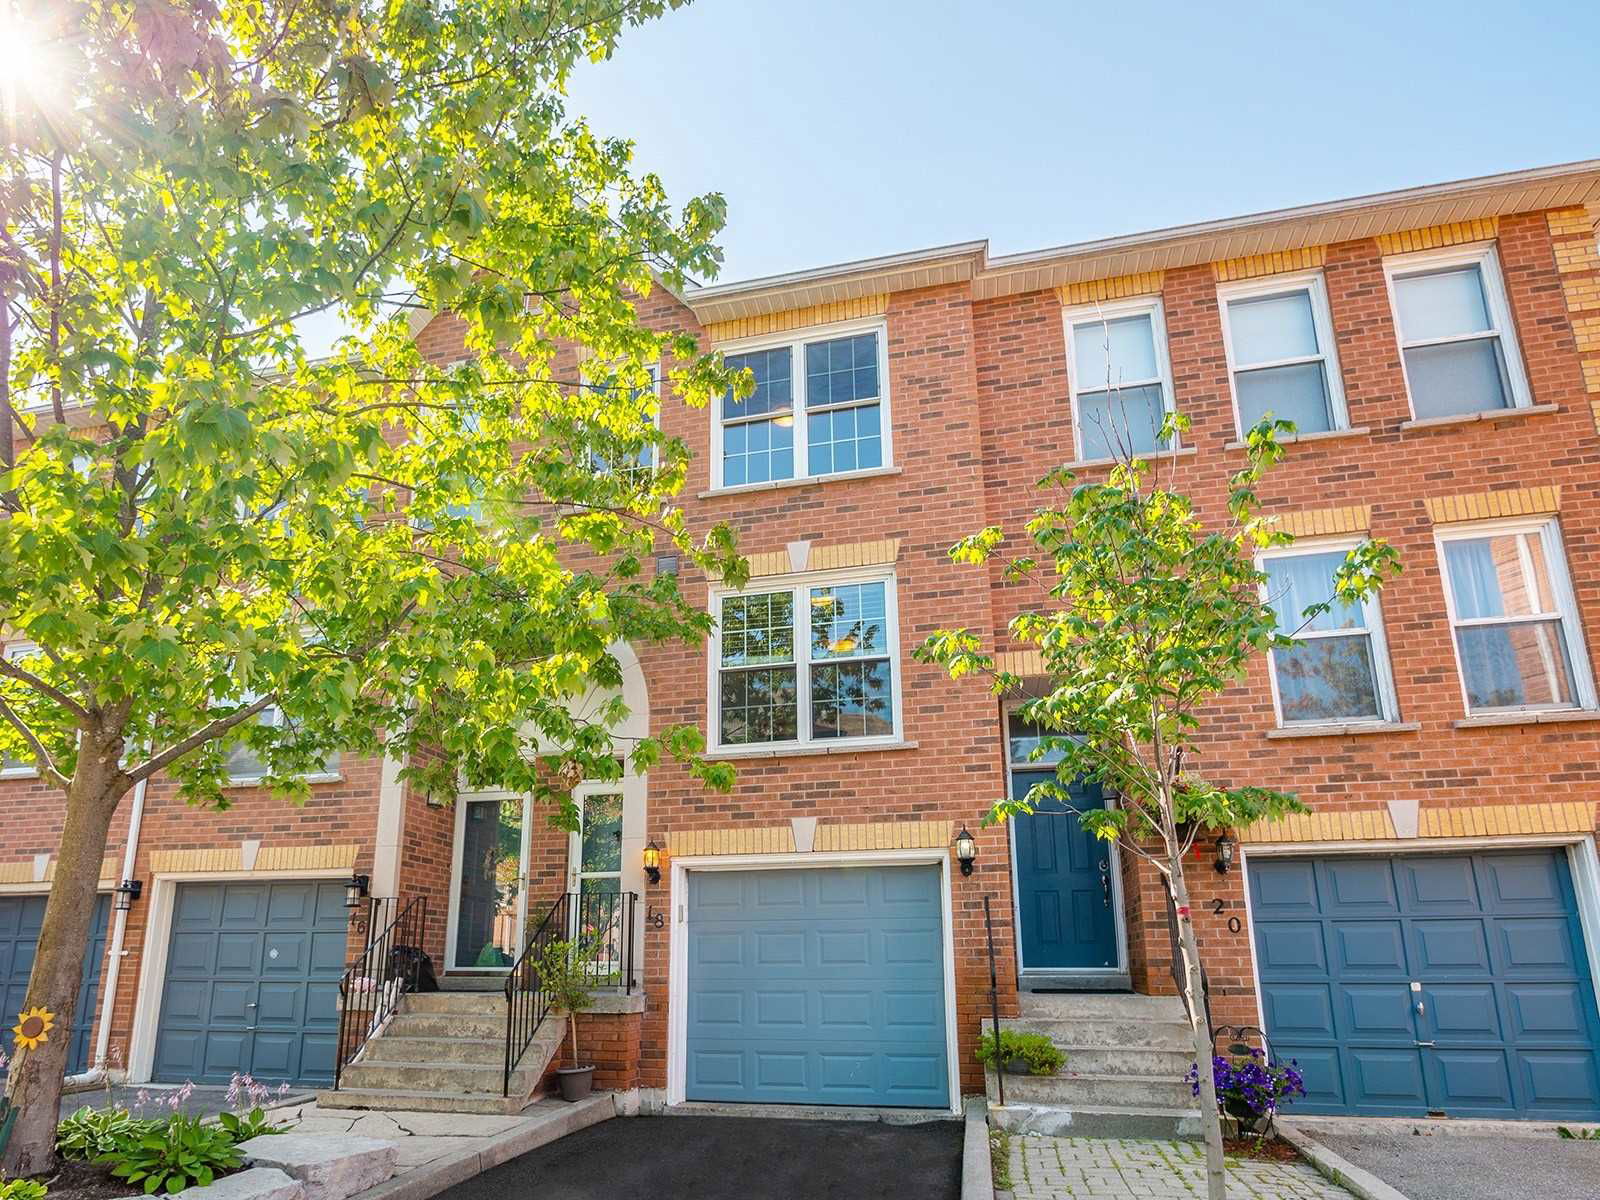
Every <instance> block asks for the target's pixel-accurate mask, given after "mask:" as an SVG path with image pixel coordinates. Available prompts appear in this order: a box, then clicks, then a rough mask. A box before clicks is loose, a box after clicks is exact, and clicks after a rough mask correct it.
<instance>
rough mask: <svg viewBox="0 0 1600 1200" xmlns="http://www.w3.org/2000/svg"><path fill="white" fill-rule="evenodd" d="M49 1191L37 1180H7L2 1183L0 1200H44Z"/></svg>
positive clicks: (0, 1183) (0, 1185) (0, 1184)
mask: <svg viewBox="0 0 1600 1200" xmlns="http://www.w3.org/2000/svg"><path fill="white" fill-rule="evenodd" d="M47 1191H49V1189H48V1188H47V1187H45V1185H44V1184H42V1183H40V1182H39V1181H38V1180H37V1179H7V1180H5V1181H4V1182H0V1200H44V1196H45V1193H46V1192H47Z"/></svg>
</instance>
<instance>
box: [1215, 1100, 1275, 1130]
mask: <svg viewBox="0 0 1600 1200" xmlns="http://www.w3.org/2000/svg"><path fill="white" fill-rule="evenodd" d="M1222 1111H1223V1112H1225V1113H1227V1114H1228V1115H1229V1116H1230V1117H1232V1118H1233V1119H1234V1120H1235V1121H1237V1122H1238V1124H1239V1133H1240V1134H1241V1136H1242V1135H1244V1134H1247V1133H1259V1132H1260V1131H1261V1129H1262V1128H1264V1127H1265V1125H1266V1117H1265V1116H1263V1115H1262V1114H1261V1113H1258V1112H1257V1111H1256V1110H1255V1109H1253V1108H1251V1107H1250V1105H1249V1104H1247V1103H1245V1101H1243V1100H1241V1099H1239V1098H1237V1097H1233V1096H1230V1097H1229V1098H1228V1099H1226V1100H1224V1101H1223V1102H1222Z"/></svg>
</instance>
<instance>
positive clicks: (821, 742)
mask: <svg viewBox="0 0 1600 1200" xmlns="http://www.w3.org/2000/svg"><path fill="white" fill-rule="evenodd" d="M853 583H881V584H883V589H884V590H883V607H884V619H885V624H886V626H887V628H886V629H885V631H884V632H885V640H886V650H887V653H886V655H885V656H884V657H887V658H888V660H889V698H890V705H891V709H892V711H893V714H894V728H893V730H892V732H890V733H888V734H875V735H873V736H871V737H848V738H842V737H841V738H817V737H813V736H812V733H811V670H812V667H813V666H814V665H816V663H818V662H821V663H823V664H824V665H826V663H828V662H850V661H852V660H851V659H828V660H813V659H812V658H811V602H810V597H809V596H808V595H807V592H808V591H809V590H810V589H811V588H818V587H840V586H846V585H849V584H853ZM784 591H787V592H792V593H793V594H794V606H795V607H794V611H795V630H794V642H795V692H796V700H795V704H796V707H797V708H798V712H797V714H796V721H795V731H796V735H797V736H796V737H795V740H794V741H789V742H724V741H723V740H722V688H721V686H720V685H721V681H722V602H723V601H724V600H725V599H728V598H730V597H737V596H762V595H768V594H770V593H772V592H784ZM707 604H708V607H709V610H710V613H711V620H712V629H711V637H710V639H709V643H708V644H709V653H708V655H707V658H706V724H707V726H708V728H707V730H706V745H707V746H709V747H710V748H711V749H710V751H709V753H710V754H712V755H713V756H715V755H716V754H718V753H724V752H725V753H728V754H748V753H758V752H761V751H784V750H805V751H817V750H827V749H832V748H836V747H860V746H897V745H900V744H901V743H902V742H904V741H905V724H904V721H905V717H904V712H903V708H902V704H901V686H902V678H901V672H902V668H903V666H904V662H905V656H904V655H903V654H902V653H901V652H900V608H899V599H898V592H897V590H896V587H895V575H894V572H893V571H892V570H887V569H885V568H882V567H876V568H870V569H861V570H853V571H827V572H820V573H819V572H807V573H805V574H799V575H775V576H770V577H768V578H764V579H753V580H751V581H750V582H749V583H747V584H746V585H745V586H744V587H742V588H726V587H722V588H719V587H713V588H711V589H710V592H709V594H708V597H707ZM802 614H803V615H802ZM873 657H877V656H873ZM730 669H738V668H730Z"/></svg>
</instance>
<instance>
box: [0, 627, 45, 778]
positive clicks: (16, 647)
mask: <svg viewBox="0 0 1600 1200" xmlns="http://www.w3.org/2000/svg"><path fill="white" fill-rule="evenodd" d="M3 653H4V654H5V658H6V661H7V662H13V663H20V662H25V661H26V660H27V659H29V658H32V657H34V656H35V655H37V654H38V653H39V647H37V646H35V645H34V644H33V643H32V642H12V643H11V644H10V645H9V646H7V647H6V648H5V650H4V651H3ZM38 773H39V771H38V767H37V766H36V765H35V763H34V761H33V756H32V755H31V754H28V753H24V754H22V755H21V756H19V757H17V758H12V757H11V756H10V755H9V754H7V755H5V756H4V757H0V779H10V778H13V777H16V776H24V775H37V774H38Z"/></svg>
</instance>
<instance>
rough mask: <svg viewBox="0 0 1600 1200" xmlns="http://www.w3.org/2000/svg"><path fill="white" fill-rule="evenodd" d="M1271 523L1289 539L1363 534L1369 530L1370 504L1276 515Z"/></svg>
mask: <svg viewBox="0 0 1600 1200" xmlns="http://www.w3.org/2000/svg"><path fill="white" fill-rule="evenodd" d="M1272 520H1273V522H1274V523H1275V524H1276V525H1277V526H1278V527H1279V528H1280V529H1282V530H1283V531H1284V532H1285V533H1287V534H1289V535H1290V536H1292V537H1297V538H1300V537H1319V536H1322V535H1325V534H1331V533H1365V532H1366V531H1367V530H1369V529H1371V528H1372V506H1371V505H1370V504H1347V505H1345V506H1343V507H1341V508H1307V509H1302V510H1300V511H1299V512H1287V513H1276V514H1274V515H1273V517H1272Z"/></svg>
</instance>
